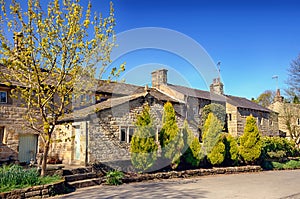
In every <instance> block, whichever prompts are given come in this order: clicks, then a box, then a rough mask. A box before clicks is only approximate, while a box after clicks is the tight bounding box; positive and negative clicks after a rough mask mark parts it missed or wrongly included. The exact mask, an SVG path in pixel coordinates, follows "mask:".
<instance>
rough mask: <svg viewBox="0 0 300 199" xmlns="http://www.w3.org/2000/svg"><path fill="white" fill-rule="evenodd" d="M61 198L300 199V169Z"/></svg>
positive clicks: (136, 185) (133, 186)
mask: <svg viewBox="0 0 300 199" xmlns="http://www.w3.org/2000/svg"><path fill="white" fill-rule="evenodd" d="M59 198H76V199H77V198H78V199H81V198H82V199H83V198H88V199H92V198H130V199H134V198H161V199H164V198H213V199H218V198H222V199H223V198H228V199H229V198H230V199H232V198H238V199H247V198H251V199H253V198H254V199H261V198H266V199H273V198H276V199H277V198H279V199H300V170H295V171H270V172H260V173H246V174H238V175H218V176H206V177H198V178H192V179H173V180H163V181H157V182H147V183H134V184H124V185H122V186H118V187H110V186H98V187H92V188H85V189H79V190H78V191H76V192H74V193H71V194H69V195H65V196H62V197H59Z"/></svg>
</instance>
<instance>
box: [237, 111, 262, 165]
mask: <svg viewBox="0 0 300 199" xmlns="http://www.w3.org/2000/svg"><path fill="white" fill-rule="evenodd" d="M261 149H262V141H261V136H260V133H259V131H258V128H257V125H256V121H255V118H254V117H253V116H252V115H250V116H248V117H247V118H246V125H245V128H244V134H243V135H242V136H241V137H240V148H239V153H240V155H241V156H242V158H243V160H244V161H245V162H246V163H254V162H255V161H256V160H257V159H258V158H259V157H260V154H261Z"/></svg>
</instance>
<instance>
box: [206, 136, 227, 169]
mask: <svg viewBox="0 0 300 199" xmlns="http://www.w3.org/2000/svg"><path fill="white" fill-rule="evenodd" d="M219 137H220V138H219V141H218V142H217V143H216V144H215V146H214V147H213V148H212V150H211V152H210V153H209V154H207V158H208V160H209V162H210V163H211V164H212V165H220V164H222V163H223V161H224V159H225V155H226V151H225V144H224V143H223V140H222V138H221V137H222V136H219Z"/></svg>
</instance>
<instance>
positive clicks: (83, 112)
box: [60, 89, 178, 122]
mask: <svg viewBox="0 0 300 199" xmlns="http://www.w3.org/2000/svg"><path fill="white" fill-rule="evenodd" d="M147 95H151V96H153V97H154V98H156V99H158V100H160V101H171V102H175V103H178V101H176V100H174V99H172V98H170V97H169V96H167V95H165V94H163V93H161V92H159V91H157V90H156V89H149V90H148V91H145V90H143V92H139V93H136V94H133V95H128V96H123V97H116V98H110V99H108V100H106V101H103V102H100V103H98V104H94V105H91V106H88V107H86V108H83V109H80V110H75V111H74V112H73V113H70V114H66V115H64V117H63V118H61V119H60V122H67V121H74V120H80V119H84V118H86V117H88V116H89V115H92V114H94V113H96V112H99V111H103V110H106V109H110V108H112V107H115V106H118V105H121V104H124V103H127V102H129V101H132V100H135V99H138V98H141V97H146V96H147Z"/></svg>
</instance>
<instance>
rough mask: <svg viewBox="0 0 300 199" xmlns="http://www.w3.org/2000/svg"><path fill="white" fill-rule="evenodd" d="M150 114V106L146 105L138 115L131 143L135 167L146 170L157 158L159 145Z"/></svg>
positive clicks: (132, 160)
mask: <svg viewBox="0 0 300 199" xmlns="http://www.w3.org/2000/svg"><path fill="white" fill-rule="evenodd" d="M152 121H153V119H152V118H151V116H150V107H149V106H145V107H144V109H143V111H142V113H141V114H140V115H138V117H137V121H136V124H135V125H136V130H135V132H134V135H133V137H132V140H131V143H130V152H131V162H132V164H133V166H134V167H135V168H137V169H138V170H141V171H145V170H147V169H149V168H150V167H152V166H153V164H154V162H155V161H156V159H157V150H158V146H157V144H156V142H155V129H154V127H153V122H152Z"/></svg>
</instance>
